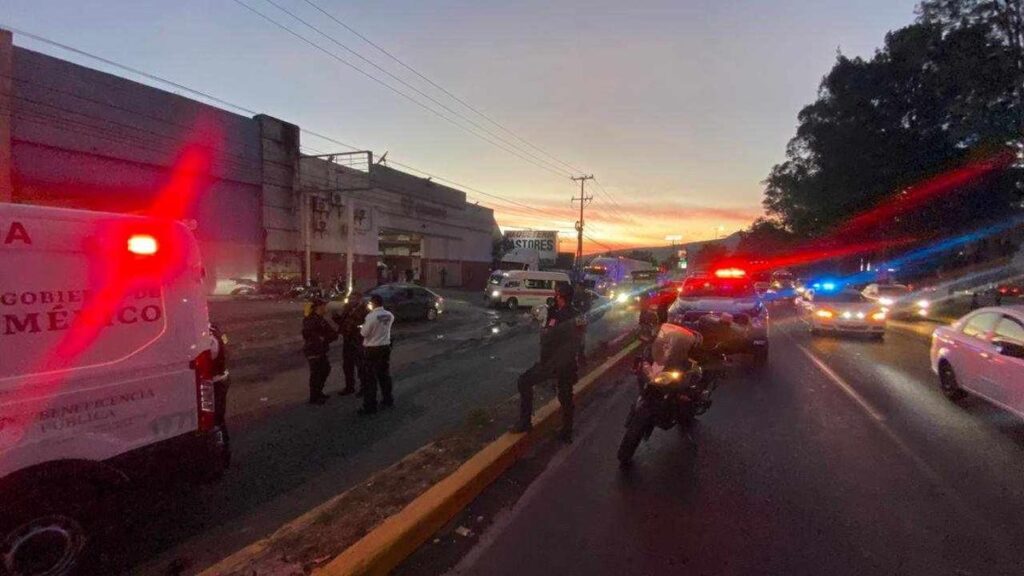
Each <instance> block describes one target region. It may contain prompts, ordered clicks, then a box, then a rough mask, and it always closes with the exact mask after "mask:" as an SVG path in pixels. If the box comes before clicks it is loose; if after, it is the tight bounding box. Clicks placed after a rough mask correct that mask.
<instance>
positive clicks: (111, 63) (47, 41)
mask: <svg viewBox="0 0 1024 576" xmlns="http://www.w3.org/2000/svg"><path fill="white" fill-rule="evenodd" d="M0 28H3V29H5V30H10V31H11V32H14V33H15V34H18V35H19V36H25V37H26V38H31V39H33V40H35V41H37V42H42V43H44V44H49V45H51V46H56V47H57V48H60V49H62V50H67V51H68V52H72V53H74V54H78V55H79V56H85V57H86V58H92V59H93V60H97V61H99V62H103V63H104V64H107V65H109V66H113V67H115V68H120V69H121V70H126V71H128V72H131V73H132V74H136V75H138V76H142V77H143V78H148V79H150V80H153V81H155V82H160V83H163V84H166V85H168V86H173V87H175V88H177V89H178V90H183V91H185V92H188V93H190V94H193V95H196V96H200V97H202V98H205V99H207V100H210V101H212V102H216V103H218V104H222V105H224V106H227V107H229V108H234V109H235V110H240V111H242V112H245V113H246V114H249V115H251V116H256V115H257V114H259V112H256V111H255V110H250V109H248V108H244V107H242V106H239V105H237V104H232V103H231V102H228V101H227V100H221V99H220V98H217V97H216V96H211V95H209V94H206V93H204V92H200V91H199V90H195V89H193V88H189V87H188V86H184V85H181V84H178V83H177V82H173V81H171V80H167V79H165V78H161V77H159V76H155V75H153V74H149V73H148V72H143V71H142V70H139V69H137V68H132V67H130V66H126V65H124V64H119V63H117V62H114V61H113V60H108V59H106V58H103V57H102V56H97V55H95V54H90V53H88V52H86V51H84V50H79V49H78V48H72V47H71V46H68V45H67V44H61V43H60V42H56V41H54V40H50V39H49V38H43V37H42V36H39V35H37V34H32V33H31V32H25V31H24V30H19V29H18V28H14V27H13V26H8V25H6V24H0Z"/></svg>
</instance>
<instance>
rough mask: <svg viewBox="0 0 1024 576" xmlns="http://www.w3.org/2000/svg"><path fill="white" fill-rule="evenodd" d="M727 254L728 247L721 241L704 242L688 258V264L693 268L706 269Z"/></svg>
mask: <svg viewBox="0 0 1024 576" xmlns="http://www.w3.org/2000/svg"><path fill="white" fill-rule="evenodd" d="M728 255H729V249H728V248H726V247H725V245H724V244H722V243H721V242H705V243H704V245H703V246H701V247H700V249H698V250H697V253H696V254H694V255H693V256H692V257H691V258H689V262H688V264H689V266H690V268H691V269H693V270H707V269H710V268H711V267H712V266H714V265H715V263H717V262H720V261H722V260H723V259H724V258H725V257H726V256H728Z"/></svg>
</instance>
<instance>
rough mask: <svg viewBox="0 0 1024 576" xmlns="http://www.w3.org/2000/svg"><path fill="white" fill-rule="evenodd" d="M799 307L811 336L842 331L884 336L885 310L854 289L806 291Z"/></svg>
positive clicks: (876, 336)
mask: <svg viewBox="0 0 1024 576" xmlns="http://www.w3.org/2000/svg"><path fill="white" fill-rule="evenodd" d="M801 306H802V308H803V315H804V321H805V322H806V323H807V325H808V326H809V327H810V329H811V334H820V333H822V332H836V333H838V332H845V333H859V334H871V335H873V336H874V337H875V338H884V337H885V324H886V322H885V318H886V313H885V310H883V309H882V308H880V307H879V306H878V304H876V303H874V302H872V301H870V300H868V299H867V298H865V297H864V296H863V295H862V294H861V293H860V292H857V291H856V290H839V291H834V292H828V291H818V290H807V291H806V292H804V294H803V297H802V302H801Z"/></svg>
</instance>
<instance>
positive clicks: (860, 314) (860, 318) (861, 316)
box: [857, 312, 864, 320]
mask: <svg viewBox="0 0 1024 576" xmlns="http://www.w3.org/2000/svg"><path fill="white" fill-rule="evenodd" d="M857 319H858V320H863V319H864V313H863V312H857Z"/></svg>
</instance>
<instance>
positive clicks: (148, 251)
mask: <svg viewBox="0 0 1024 576" xmlns="http://www.w3.org/2000/svg"><path fill="white" fill-rule="evenodd" d="M159 248H160V245H159V243H157V241H156V238H154V237H153V236H151V235H149V234H132V235H131V236H129V237H128V251H129V252H131V253H132V254H136V255H138V256H152V255H153V254H156V252H157V250H159Z"/></svg>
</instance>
